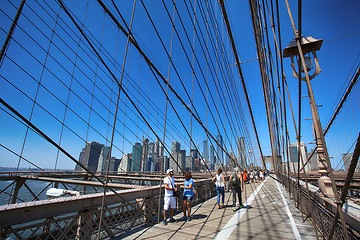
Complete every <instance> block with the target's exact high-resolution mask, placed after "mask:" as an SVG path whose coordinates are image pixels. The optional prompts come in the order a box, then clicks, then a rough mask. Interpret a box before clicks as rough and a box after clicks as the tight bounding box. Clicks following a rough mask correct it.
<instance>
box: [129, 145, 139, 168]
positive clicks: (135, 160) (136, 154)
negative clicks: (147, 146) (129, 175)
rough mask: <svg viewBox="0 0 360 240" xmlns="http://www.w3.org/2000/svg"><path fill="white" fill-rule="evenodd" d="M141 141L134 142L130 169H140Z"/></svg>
mask: <svg viewBox="0 0 360 240" xmlns="http://www.w3.org/2000/svg"><path fill="white" fill-rule="evenodd" d="M141 150H142V149H141V143H135V145H134V146H133V150H132V163H131V171H132V172H135V171H140V166H141Z"/></svg>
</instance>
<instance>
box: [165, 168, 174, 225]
mask: <svg viewBox="0 0 360 240" xmlns="http://www.w3.org/2000/svg"><path fill="white" fill-rule="evenodd" d="M166 173H167V176H166V177H165V178H164V184H165V197H164V211H163V214H164V220H163V221H162V224H163V225H167V222H166V213H167V211H168V210H169V208H170V222H175V219H174V209H175V208H176V197H175V196H174V195H176V194H177V193H178V191H177V188H176V187H175V186H177V184H175V180H174V170H173V169H171V168H169V169H168V170H167V172H166Z"/></svg>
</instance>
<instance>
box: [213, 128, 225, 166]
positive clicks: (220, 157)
mask: <svg viewBox="0 0 360 240" xmlns="http://www.w3.org/2000/svg"><path fill="white" fill-rule="evenodd" d="M216 141H217V142H218V144H217V148H216V156H217V158H216V159H217V161H216V163H215V166H216V167H215V168H216V169H217V168H218V166H219V165H221V163H224V152H223V150H222V147H223V146H224V142H223V138H222V136H221V134H218V135H217V136H216ZM220 162H221V163H220Z"/></svg>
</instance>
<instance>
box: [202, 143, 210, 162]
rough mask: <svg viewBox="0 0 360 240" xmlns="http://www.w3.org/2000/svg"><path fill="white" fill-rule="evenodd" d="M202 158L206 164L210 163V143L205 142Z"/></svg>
mask: <svg viewBox="0 0 360 240" xmlns="http://www.w3.org/2000/svg"><path fill="white" fill-rule="evenodd" d="M202 157H203V158H204V159H205V161H206V162H209V147H208V141H207V140H204V141H203V154H202Z"/></svg>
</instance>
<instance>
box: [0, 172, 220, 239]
mask: <svg viewBox="0 0 360 240" xmlns="http://www.w3.org/2000/svg"><path fill="white" fill-rule="evenodd" d="M194 191H195V193H196V194H195V197H194V199H193V203H194V204H197V203H201V202H203V201H205V200H207V199H208V198H210V197H213V196H215V195H216V192H215V189H214V185H213V183H212V181H211V179H204V180H196V181H195V182H194ZM163 192H164V190H163V188H162V191H161V195H162V196H161V198H160V204H161V205H162V204H163ZM159 194H160V190H159V186H151V187H146V188H141V189H127V190H120V191H117V194H115V193H113V192H107V194H106V197H105V198H104V197H103V194H102V193H98V194H89V195H82V196H78V197H65V198H57V199H50V200H41V201H35V202H26V203H20V204H10V205H3V206H0V228H1V232H0V238H1V239H43V238H44V239H49V238H53V239H74V238H75V239H91V238H93V237H94V236H97V235H98V234H100V238H108V237H112V236H116V235H118V234H120V233H122V232H124V231H129V230H131V229H133V228H135V227H138V226H141V225H144V224H149V223H150V224H154V223H156V222H157V220H158V209H159V208H158V207H159ZM178 205H179V201H178ZM102 209H103V210H102ZM161 209H162V206H161ZM178 209H179V208H178ZM180 209H181V208H180ZM160 215H161V214H160ZM100 219H101V221H100ZM160 219H161V218H160ZM100 222H101V226H100ZM99 232H100V233H99Z"/></svg>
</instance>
